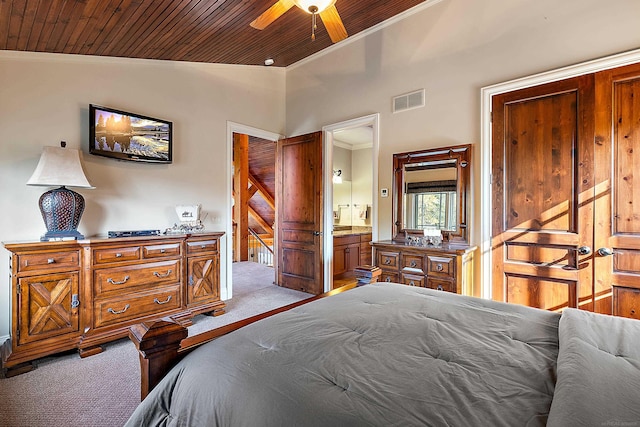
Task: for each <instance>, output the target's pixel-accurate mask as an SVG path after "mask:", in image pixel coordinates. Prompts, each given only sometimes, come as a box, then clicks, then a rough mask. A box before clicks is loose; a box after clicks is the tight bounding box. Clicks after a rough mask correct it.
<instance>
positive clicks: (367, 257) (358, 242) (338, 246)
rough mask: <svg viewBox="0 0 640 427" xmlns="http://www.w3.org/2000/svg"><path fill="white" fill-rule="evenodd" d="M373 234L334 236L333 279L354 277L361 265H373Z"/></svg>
mask: <svg viewBox="0 0 640 427" xmlns="http://www.w3.org/2000/svg"><path fill="white" fill-rule="evenodd" d="M369 242H371V233H363V234H344V235H337V236H333V277H334V278H344V277H347V276H351V277H353V275H354V269H355V268H356V267H358V266H359V265H370V264H371V247H370V245H369Z"/></svg>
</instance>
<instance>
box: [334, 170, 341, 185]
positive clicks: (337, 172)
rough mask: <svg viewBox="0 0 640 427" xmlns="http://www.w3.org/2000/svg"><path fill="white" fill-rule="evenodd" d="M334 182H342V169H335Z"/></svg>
mask: <svg viewBox="0 0 640 427" xmlns="http://www.w3.org/2000/svg"><path fill="white" fill-rule="evenodd" d="M333 183H334V184H342V170H341V169H334V170H333Z"/></svg>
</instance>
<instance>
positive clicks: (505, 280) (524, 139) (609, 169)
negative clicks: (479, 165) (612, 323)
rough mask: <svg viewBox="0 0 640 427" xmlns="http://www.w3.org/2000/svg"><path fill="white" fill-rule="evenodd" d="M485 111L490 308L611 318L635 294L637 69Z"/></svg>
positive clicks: (639, 274)
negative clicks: (626, 292) (617, 292)
mask: <svg viewBox="0 0 640 427" xmlns="http://www.w3.org/2000/svg"><path fill="white" fill-rule="evenodd" d="M492 104H493V108H492V111H493V113H492V114H493V119H492V132H493V134H492V139H493V145H492V156H493V160H492V210H493V212H492V263H493V271H492V278H493V279H492V282H493V283H492V297H493V299H495V300H500V301H507V302H513V303H519V304H524V305H528V306H533V307H539V308H544V309H549V310H560V309H562V308H565V307H579V308H582V309H586V310H591V311H596V312H601V313H611V312H612V306H613V303H614V301H612V298H613V297H612V295H613V287H628V288H632V289H640V64H636V65H631V66H626V67H621V68H616V69H612V70H606V71H601V72H597V73H593V74H588V75H583V76H579V77H575V78H571V79H567V80H563V81H559V82H553V83H549V84H544V85H541V86H537V87H532V88H527V89H522V90H518V91H514V92H510V93H505V94H500V95H497V96H494V97H493V100H492Z"/></svg>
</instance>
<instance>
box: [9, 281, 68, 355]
mask: <svg viewBox="0 0 640 427" xmlns="http://www.w3.org/2000/svg"><path fill="white" fill-rule="evenodd" d="M78 283H79V278H78V273H76V272H73V273H58V274H44V275H41V276H27V277H23V278H20V279H19V282H18V288H19V290H20V293H19V295H18V297H19V303H18V304H19V307H20V308H19V313H20V314H19V315H18V316H19V326H18V329H17V330H16V337H15V338H16V339H17V342H18V344H19V345H22V344H28V343H31V342H35V341H40V340H43V339H45V338H53V337H58V338H64V336H65V335H68V334H74V335H75V334H76V332H77V331H78V330H79V320H78V319H79V317H78V305H79V301H78Z"/></svg>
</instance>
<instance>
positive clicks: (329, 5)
mask: <svg viewBox="0 0 640 427" xmlns="http://www.w3.org/2000/svg"><path fill="white" fill-rule="evenodd" d="M335 3H336V0H278V2H277V3H275V4H274V5H273V6H271V7H270V8H269V9H267V10H266V12H264V13H263V14H262V15H260V16H258V18H256V19H255V20H254V21H253V22H252V23H251V24H250V25H251V26H252V27H253V28H256V29H258V30H264V29H265V28H267V26H268V25H269V24H271V23H272V22H273V21H275V20H276V19H278V18H279V17H280V16H282V15H283V14H284V13H285V12H286V11H288V10H289V9H291V8H292V7H293V6H298V7H299V8H300V9H302V10H304V11H305V12H307V13H310V14H311V40H315V38H316V31H315V30H316V28H317V26H316V16H317V15H320V19H322V22H323V23H324V26H325V28H326V29H327V33H329V37H331V41H332V42H333V43H337V42H339V41H340V40H344V39H346V38H347V30H346V29H345V28H344V24H343V23H342V19H340V15H339V14H338V9H336V7H335Z"/></svg>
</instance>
